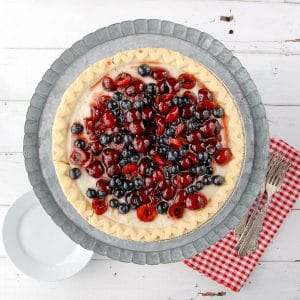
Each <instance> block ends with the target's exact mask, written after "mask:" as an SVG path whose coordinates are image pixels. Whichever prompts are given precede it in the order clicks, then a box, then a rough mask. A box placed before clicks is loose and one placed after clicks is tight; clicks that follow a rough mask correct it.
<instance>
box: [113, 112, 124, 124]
mask: <svg viewBox="0 0 300 300" xmlns="http://www.w3.org/2000/svg"><path fill="white" fill-rule="evenodd" d="M117 111H118V109H116V110H115V111H114V112H117ZM117 120H118V122H119V123H123V122H124V121H125V116H124V115H123V114H120V115H119V116H117Z"/></svg>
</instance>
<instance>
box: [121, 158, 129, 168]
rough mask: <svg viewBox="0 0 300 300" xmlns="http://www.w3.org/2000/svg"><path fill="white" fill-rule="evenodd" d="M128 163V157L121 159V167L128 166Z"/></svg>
mask: <svg viewBox="0 0 300 300" xmlns="http://www.w3.org/2000/svg"><path fill="white" fill-rule="evenodd" d="M128 163H129V161H128V159H126V158H123V159H121V160H120V161H119V165H120V166H121V167H124V166H126V165H127V164H128Z"/></svg>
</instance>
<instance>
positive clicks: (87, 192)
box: [85, 188, 97, 198]
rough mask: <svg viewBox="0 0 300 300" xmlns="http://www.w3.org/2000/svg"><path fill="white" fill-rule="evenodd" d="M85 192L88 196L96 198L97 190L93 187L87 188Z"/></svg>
mask: <svg viewBox="0 0 300 300" xmlns="http://www.w3.org/2000/svg"><path fill="white" fill-rule="evenodd" d="M85 194H86V196H87V197H88V198H96V197H97V192H96V191H95V190H94V189H90V188H88V189H87V191H86V193H85Z"/></svg>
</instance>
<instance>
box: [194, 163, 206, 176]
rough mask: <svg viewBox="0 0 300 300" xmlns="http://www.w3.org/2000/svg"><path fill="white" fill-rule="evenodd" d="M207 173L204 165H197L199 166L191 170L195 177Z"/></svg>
mask: <svg viewBox="0 0 300 300" xmlns="http://www.w3.org/2000/svg"><path fill="white" fill-rule="evenodd" d="M205 172H206V167H205V166H204V165H202V166H201V165H197V166H193V167H192V168H191V173H192V174H193V175H198V176H199V175H204V174H205Z"/></svg>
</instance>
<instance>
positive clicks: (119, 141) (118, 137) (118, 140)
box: [113, 133, 123, 144]
mask: <svg viewBox="0 0 300 300" xmlns="http://www.w3.org/2000/svg"><path fill="white" fill-rule="evenodd" d="M113 142H114V143H115V144H122V142H123V136H122V134H120V133H117V134H116V135H114V136H113Z"/></svg>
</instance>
